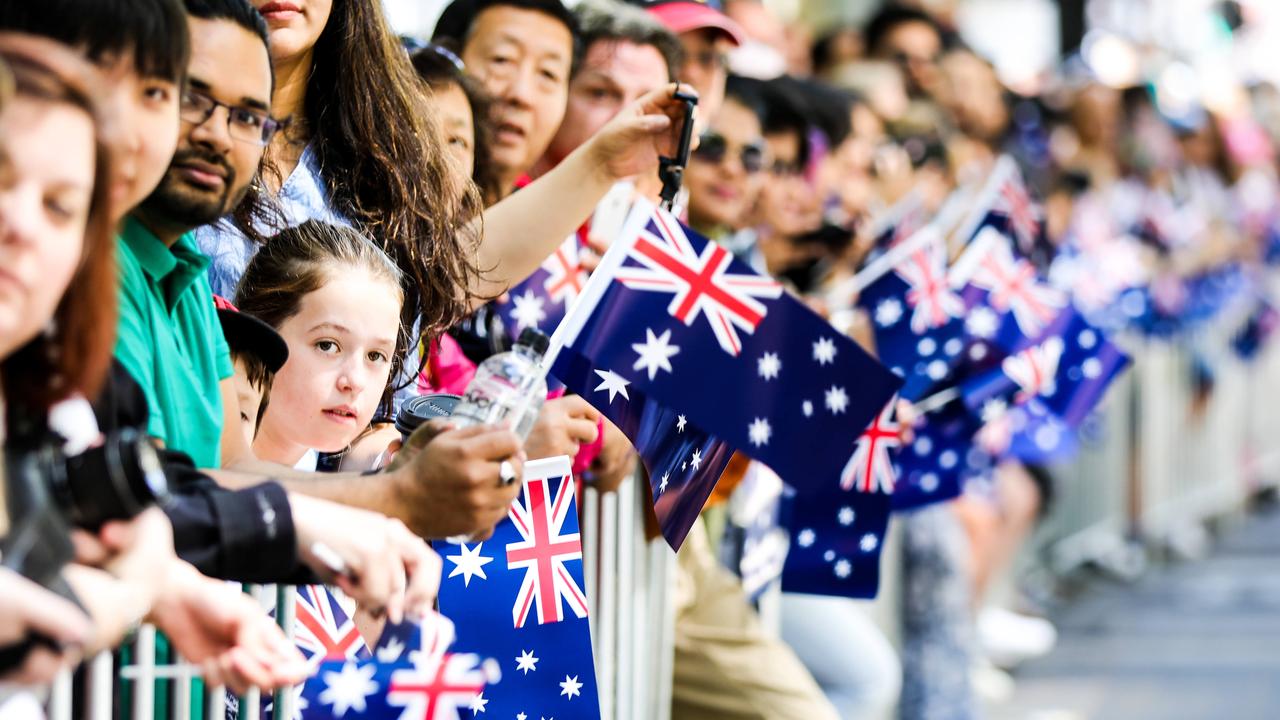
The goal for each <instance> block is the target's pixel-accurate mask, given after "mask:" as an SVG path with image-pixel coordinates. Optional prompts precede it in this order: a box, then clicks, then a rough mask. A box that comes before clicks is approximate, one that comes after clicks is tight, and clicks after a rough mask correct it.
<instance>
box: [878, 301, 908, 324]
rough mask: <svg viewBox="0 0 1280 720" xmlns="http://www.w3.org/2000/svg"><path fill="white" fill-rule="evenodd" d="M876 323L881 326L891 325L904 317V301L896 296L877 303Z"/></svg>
mask: <svg viewBox="0 0 1280 720" xmlns="http://www.w3.org/2000/svg"><path fill="white" fill-rule="evenodd" d="M875 316H876V317H875V320H876V324H877V325H879V326H880V327H889V326H890V325H893V324H894V323H896V322H898V321H899V320H901V319H902V303H900V302H898V301H897V300H896V299H894V298H887V299H885V300H881V301H880V304H879V305H876V311H875Z"/></svg>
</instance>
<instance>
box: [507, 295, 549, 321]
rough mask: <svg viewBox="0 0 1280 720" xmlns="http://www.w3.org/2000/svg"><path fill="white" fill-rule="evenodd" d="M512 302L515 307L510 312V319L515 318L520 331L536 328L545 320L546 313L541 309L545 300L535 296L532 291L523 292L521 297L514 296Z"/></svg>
mask: <svg viewBox="0 0 1280 720" xmlns="http://www.w3.org/2000/svg"><path fill="white" fill-rule="evenodd" d="M512 301H513V302H514V303H515V307H514V308H512V310H511V317H513V318H515V321H516V325H517V326H518V327H519V328H520V329H522V330H523V329H524V328H530V327H531V328H536V327H538V325H539V323H541V322H542V321H543V320H546V319H547V313H546V311H545V310H543V309H542V306H543V305H544V304H545V303H546V300H545V299H544V298H542V297H540V296H538V295H535V294H534V292H533V291H532V290H525V291H524V294H523V295H517V296H515V297H514V298H513V299H512Z"/></svg>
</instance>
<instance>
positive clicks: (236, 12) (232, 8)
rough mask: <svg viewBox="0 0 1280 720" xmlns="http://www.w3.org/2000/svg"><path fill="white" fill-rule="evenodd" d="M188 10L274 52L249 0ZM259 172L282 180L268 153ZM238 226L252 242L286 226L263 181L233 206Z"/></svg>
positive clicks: (203, 0) (191, 3) (224, 0)
mask: <svg viewBox="0 0 1280 720" xmlns="http://www.w3.org/2000/svg"><path fill="white" fill-rule="evenodd" d="M183 1H184V2H185V3H186V6H187V13H188V14H189V15H191V17H194V18H199V19H201V20H226V21H229V22H232V23H235V24H236V25H238V26H240V27H241V28H243V29H245V30H247V31H249V32H250V33H253V34H254V35H256V36H257V37H259V38H261V40H262V46H263V47H264V48H265V49H266V50H267V53H268V57H269V56H270V53H271V39H270V30H269V29H268V28H267V21H266V20H265V19H264V18H263V17H262V15H261V14H260V13H259V12H258V11H257V10H256V9H255V8H254V7H253V5H252V4H251V3H250V2H249V0H183ZM271 89H272V90H273V91H274V90H275V75H274V74H272V77H271ZM258 173H259V175H261V174H263V173H266V174H270V175H273V176H275V177H276V178H277V179H279V176H280V172H279V170H277V169H276V166H275V165H274V164H273V163H272V162H271V160H270V158H269V157H268V156H267V153H265V152H264V153H263V154H262V162H261V165H260V167H259V168H258ZM231 218H232V220H233V221H234V223H235V225H236V226H237V227H238V228H239V229H240V231H241V232H243V233H244V234H245V237H248V238H249V239H250V240H252V241H253V242H257V243H262V242H266V236H264V235H263V234H262V230H261V228H272V227H283V226H284V225H285V219H284V211H283V210H282V209H281V207H280V205H279V203H278V202H277V201H276V199H275V197H274V196H273V195H272V194H271V193H269V192H267V191H265V190H264V188H263V186H262V183H260V182H258V181H256V180H255V181H254V182H252V183H250V184H249V187H248V188H247V189H246V190H245V194H244V198H242V199H241V200H240V202H239V203H237V204H236V206H235V207H234V208H232V209H231Z"/></svg>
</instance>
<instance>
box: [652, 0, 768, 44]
mask: <svg viewBox="0 0 1280 720" xmlns="http://www.w3.org/2000/svg"><path fill="white" fill-rule="evenodd" d="M631 2H632V4H634V5H639V6H641V7H643V8H645V9H646V10H648V11H649V13H650V14H652V15H653V16H654V17H655V18H657V19H658V21H659V22H661V23H662V24H663V25H666V26H667V29H668V30H670V31H671V32H673V33H676V34H677V35H678V34H680V33H684V32H689V31H691V30H716V31H719V32H720V33H722V34H723V35H724V36H725V37H727V38H729V40H730V41H731V42H732V43H733V44H734V45H741V44H742V40H743V37H744V33H743V32H742V28H740V27H738V23H736V22H734V21H732V20H730V19H729V16H728V15H725V14H724V13H723V12H721V11H720V3H719V2H716V0H631Z"/></svg>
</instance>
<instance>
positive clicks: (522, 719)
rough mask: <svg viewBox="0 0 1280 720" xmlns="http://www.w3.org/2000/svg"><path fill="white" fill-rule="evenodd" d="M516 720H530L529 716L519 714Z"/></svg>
mask: <svg viewBox="0 0 1280 720" xmlns="http://www.w3.org/2000/svg"><path fill="white" fill-rule="evenodd" d="M516 720H529V716H528V715H525V714H524V713H519V714H517V715H516Z"/></svg>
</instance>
